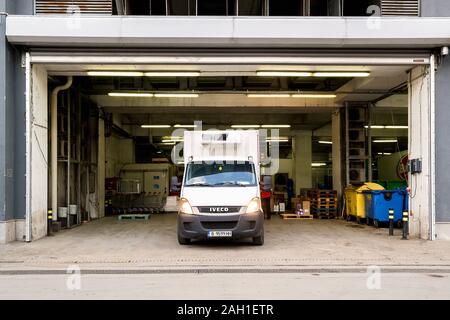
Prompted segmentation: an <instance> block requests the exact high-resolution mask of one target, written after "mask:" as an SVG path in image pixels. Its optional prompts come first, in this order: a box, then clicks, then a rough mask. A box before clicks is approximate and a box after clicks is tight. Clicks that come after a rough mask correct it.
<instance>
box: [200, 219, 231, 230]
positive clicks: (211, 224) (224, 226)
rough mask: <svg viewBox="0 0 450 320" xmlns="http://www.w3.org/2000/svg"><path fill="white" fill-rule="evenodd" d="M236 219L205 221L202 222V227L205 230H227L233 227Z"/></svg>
mask: <svg viewBox="0 0 450 320" xmlns="http://www.w3.org/2000/svg"><path fill="white" fill-rule="evenodd" d="M236 225H237V221H207V222H206V221H205V222H202V227H203V228H205V229H207V230H229V229H234V228H235V227H236Z"/></svg>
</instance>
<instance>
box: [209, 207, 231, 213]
mask: <svg viewBox="0 0 450 320" xmlns="http://www.w3.org/2000/svg"><path fill="white" fill-rule="evenodd" d="M229 210H230V209H228V208H226V207H214V208H209V212H228V211H229Z"/></svg>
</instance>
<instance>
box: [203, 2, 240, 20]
mask: <svg viewBox="0 0 450 320" xmlns="http://www.w3.org/2000/svg"><path fill="white" fill-rule="evenodd" d="M231 2H234V1H228V0H197V14H198V15H199V16H226V15H228V5H229V4H230V3H231Z"/></svg>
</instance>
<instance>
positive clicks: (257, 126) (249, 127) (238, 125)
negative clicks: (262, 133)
mask: <svg viewBox="0 0 450 320" xmlns="http://www.w3.org/2000/svg"><path fill="white" fill-rule="evenodd" d="M231 127H232V128H235V129H237V128H240V129H251V128H259V127H261V126H260V125H259V124H233V125H232V126H231Z"/></svg>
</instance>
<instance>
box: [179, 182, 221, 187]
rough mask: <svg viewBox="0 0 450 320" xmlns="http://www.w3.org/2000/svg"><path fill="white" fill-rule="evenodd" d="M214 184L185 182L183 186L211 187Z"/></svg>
mask: <svg viewBox="0 0 450 320" xmlns="http://www.w3.org/2000/svg"><path fill="white" fill-rule="evenodd" d="M213 186H214V185H212V184H209V183H201V182H200V183H191V184H187V185H185V187H213Z"/></svg>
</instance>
